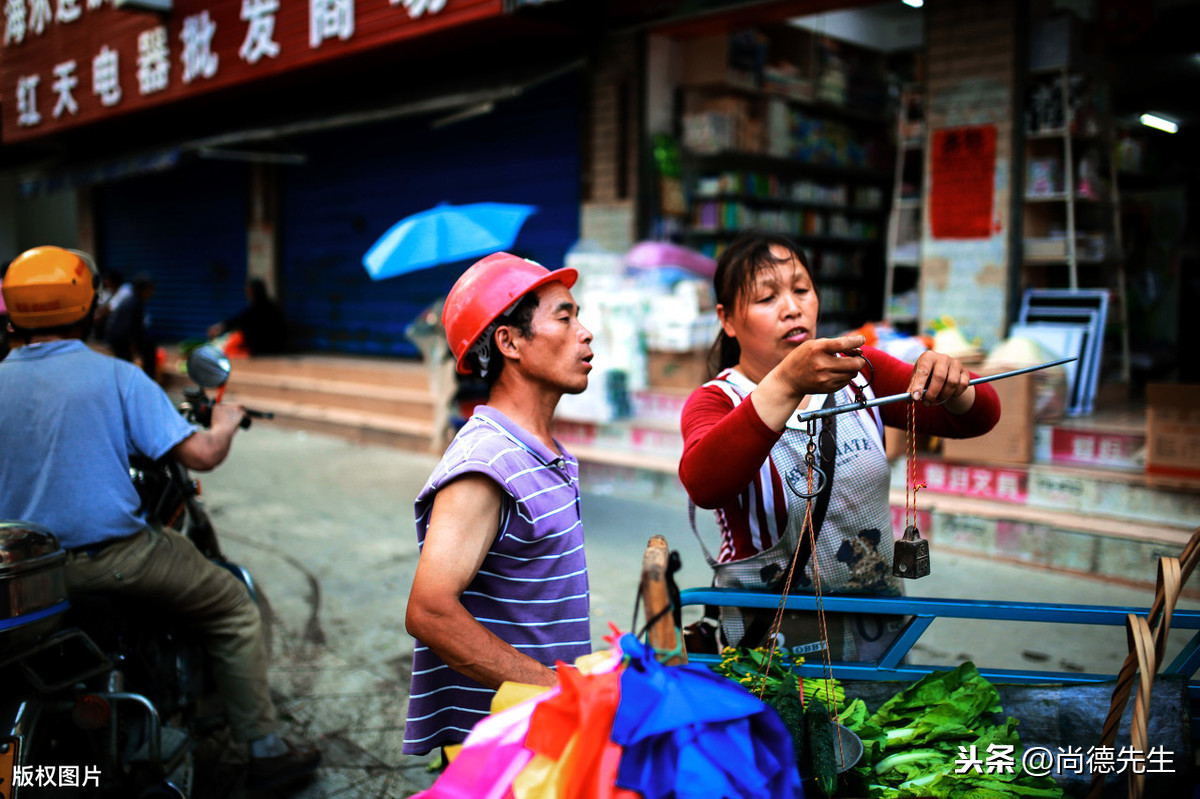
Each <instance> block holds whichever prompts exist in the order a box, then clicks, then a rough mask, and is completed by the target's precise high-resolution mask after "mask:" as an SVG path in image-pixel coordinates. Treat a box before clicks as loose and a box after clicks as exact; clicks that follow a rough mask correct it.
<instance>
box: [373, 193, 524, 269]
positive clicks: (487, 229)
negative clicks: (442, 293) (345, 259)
mask: <svg viewBox="0 0 1200 799" xmlns="http://www.w3.org/2000/svg"><path fill="white" fill-rule="evenodd" d="M536 211H537V207H536V206H532V205H516V204H512V203H470V204H467V205H449V204H447V203H441V204H440V205H438V206H436V207H435V208H430V209H428V210H426V211H421V212H419V213H415V214H413V215H412V216H409V217H405V218H404V219H401V220H400V221H399V222H397V223H396V224H394V225H392V227H391V228H389V229H388V231H387V232H386V233H384V234H383V235H382V236H380V237H379V240H378V241H376V242H375V243H374V244H372V245H371V248H370V249H369V250H367V252H366V254H365V255H363V259H362V262H363V266H364V267H366V270H367V274H369V275H370V276H371V279H372V280H383V279H384V278H389V277H395V276H397V275H403V274H406V273H408V272H415V271H417V270H418V269H426V268H428V267H431V266H438V265H439V264H448V263H453V262H455V261H464V260H467V259H468V258H476V257H479V256H483V255H488V254H490V253H493V252H496V251H497V250H505V249H508V248H509V247H511V246H512V244H513V242H514V241H516V239H517V234H518V233H519V232H520V231H521V226H522V225H524V224H525V220H526V219H528V218H529V216H530V215H531V214H533V213H534V212H536Z"/></svg>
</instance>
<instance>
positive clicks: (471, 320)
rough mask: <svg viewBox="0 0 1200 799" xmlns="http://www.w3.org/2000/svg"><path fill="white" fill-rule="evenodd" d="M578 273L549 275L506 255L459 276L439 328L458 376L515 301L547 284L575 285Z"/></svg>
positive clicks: (537, 266) (558, 271)
mask: <svg viewBox="0 0 1200 799" xmlns="http://www.w3.org/2000/svg"><path fill="white" fill-rule="evenodd" d="M578 278H579V273H578V272H577V271H575V270H574V269H571V268H569V267H564V268H563V269H556V270H555V271H553V272H551V271H550V270H549V269H547V268H546V267H544V266H542V265H541V264H536V263H534V262H533V261H527V260H526V259H524V258H518V257H517V256H515V255H510V254H509V253H506V252H497V253H492V254H491V255H489V256H487V257H486V258H484V259H483V260H480V261H476V262H475V263H474V264H473V265H472V266H471V268H470V269H468V270H467V271H466V272H464V273H463V276H462V277H460V278H459V279H458V280H457V282H455V284H454V288H452V289H450V294H449V295H448V296H447V297H446V303H445V305H443V306H442V326H443V327H445V328H446V340H447V341H448V342H449V343H450V352H452V353H453V354H454V361H455V364H456V365H457V369H458V373H459V374H460V375H466V374H470V373H471V369H470V367H469V366H468V365H467V362H466V357H467V353H468V352H470V350H471V347H473V346H474V345H475V342H476V341H478V340H479V337H480V336H482V335H483V333H484V331H486V330H487V329H488V328H489V327H490V326H491V324H492V323H493V322H495V321H496V320H497V319H499V318H500V316H501V315H503V314H504V312H505V311H507V310H508V309H509V308H510V307H512V306H513V305H515V304H516V303H517V300H519V299H521V297H522V296H524V295H526V294H528V293H529V292H531V291H533V290H535V289H537V288H539V287H541V286H544V285H545V284H547V283H554V282H558V283H562V284H563V285H564V286H566V287H567V288H571V286H574V285H575V281H576V280H577V279H578Z"/></svg>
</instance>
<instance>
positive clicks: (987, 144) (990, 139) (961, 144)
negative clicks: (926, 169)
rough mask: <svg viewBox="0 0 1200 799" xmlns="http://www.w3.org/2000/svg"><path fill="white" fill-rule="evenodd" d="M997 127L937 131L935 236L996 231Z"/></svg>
mask: <svg viewBox="0 0 1200 799" xmlns="http://www.w3.org/2000/svg"><path fill="white" fill-rule="evenodd" d="M995 173H996V126H995V125H976V126H974V127H967V128H943V129H941V130H935V131H934V132H933V158H932V163H931V167H930V182H931V183H932V188H931V191H930V202H929V227H930V232H931V234H932V235H933V237H934V238H935V239H979V238H987V237H988V236H990V235H992V199H993V194H994V191H993V187H994V182H995Z"/></svg>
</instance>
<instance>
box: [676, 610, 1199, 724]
mask: <svg viewBox="0 0 1200 799" xmlns="http://www.w3.org/2000/svg"><path fill="white" fill-rule="evenodd" d="M680 604H681V606H683V607H686V606H688V605H713V606H717V607H741V608H757V609H771V610H774V609H776V608H778V607H779V594H772V593H770V592H760V591H745V590H740V589H732V588H687V589H684V590H682V591H680ZM785 607H787V608H788V609H790V610H808V611H814V612H815V611H816V610H817V597H816V596H815V595H813V594H790V595H789V596H788V597H787V601H786V605H785ZM821 609H822V610H823V611H824V612H825V613H872V614H885V615H895V616H897V617H904V616H907V617H909V619H908V622H907V623H906V624H904V625H903V627H902V629H901V631H900V634H899V635H898V636H897V637H896V639H895V640H894V641H893V642H892V644H891V645H890V646H889V647H888V648H887V649H886V650H885V651H884V652H883V654H882V655H880V656H879V658H878V659H877V660H874V661H861V662H856V661H847V660H835V661H832V663H831V669H832V672H833V676H834V677H836V678H837V679H842V680H915V679H919V678H920V677H922V676H924V675H926V674H928V673H930V672H933V671H938V670H942V669H947V668H951V667H950V666H935V665H920V664H916V663H908V662H905V656H907V655H908V654H909V653H910V652H911V651H912V648H913V645H914V644H916V643H917V641H918V640H919V639H920V637H921V635H922V634H924V632H925V631H926V630H928V629H929V626H930V625H931V624H933V622H934V620H936V619H939V618H947V619H978V620H980V621H1020V622H1049V623H1058V624H1097V625H1103V626H1110V627H1123V626H1125V620H1126V617H1127V616H1128V615H1129V614H1133V615H1135V616H1145V615H1146V614H1147V613H1148V610H1147V609H1146V608H1133V607H1117V606H1109V605H1063V604H1048V603H1040V602H1006V601H991V600H972V599H940V598H932V597H880V596H822V597H821ZM1171 627H1172V629H1177V630H1193V631H1196V632H1194V634H1193V635H1192V637H1191V639H1190V640H1189V641H1188V642H1187V644H1186V645H1185V646H1184V647H1183V650H1182V651H1181V652H1180V653H1179V654H1178V655H1177V656H1176V657H1175V659H1174V660H1173V661H1172V662H1171V663H1170V664H1169V665H1167V666H1166V667H1165V668H1163V669H1161V670H1160V671H1159V673H1160V674H1166V675H1181V676H1183V677H1186V678H1187V680H1188V695H1189V698H1190V699H1191V702H1192V707H1193V712H1192V724H1193V728H1197V727H1198V726H1200V684H1198V683H1197V682H1196V681H1195V680H1194V679H1193V678H1194V676H1195V673H1196V670H1197V669H1198V668H1200V611H1196V610H1183V609H1176V610H1175V612H1174V615H1173V616H1172V618H1171ZM688 659H689V661H691V662H693V663H716V662H719V661H720V656H716V655H704V654H697V653H688ZM975 665H976V667H977V668H978V669H979V673H980V674H982V675H983V676H984V677H985V678H987V679H988V680H992V681H994V682H1002V683H1088V682H1103V681H1106V680H1112V679H1115V678H1116V675H1115V674H1096V673H1080V672H1058V671H1030V670H1015V669H999V668H987V667H986V666H985V665H983V664H979V663H976V664H975ZM795 670H796V671H797V672H798V673H799V674H800V675H801V676H804V677H821V676H824V675H825V670H824V665H823V662H822V660H821V658H819V657H809V658H807V659H806V661H805V662H804V663H801V664H799V665H798V666H796V667H795Z"/></svg>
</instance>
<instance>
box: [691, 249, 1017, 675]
mask: <svg viewBox="0 0 1200 799" xmlns="http://www.w3.org/2000/svg"><path fill="white" fill-rule="evenodd" d="M713 285H714V289H715V293H716V301H717V306H716V310H717V315H718V318H719V320H720V323H721V330H720V332H719V333H718V334H717V339H716V341H715V342H714V344H713V348H712V352H711V353H710V358H709V366H710V373H715V374H716V376H715V377H714V378H713V379H712V380H710V381H709V382H707V383H705V384H704V385H702V386H700V387H699V388H697V389H696V390H695V391H693V392H692V394H691V396H690V397H689V398H688V401H687V403H686V405H685V406H684V409H683V414H682V419H681V425H682V428H683V439H684V451H683V457H682V459H681V461H680V465H679V476H680V479H681V480H682V482H683V485H684V487H685V488H686V489H687V492H688V495H689V497H690V498H691V500H692V502H694V503H695V504H696V505H697V506H699V507H701V508H709V509H713V510H715V512H716V518H717V526H718V528H719V530H720V536H721V547H720V552H719V554H718V556H717V558H716V565H715V567H714V568H715V569H716V572H717V577H716V583H717V584H718V585H721V586H741V587H744V588H751V589H755V588H765V589H770V590H774V591H782V590H784V585H785V581H786V579H787V576H788V575H787V573H788V572H789V571H790V564H791V562H792V559H791V553H792V552H793V551H794V550H795V549H796V548H797V547H798V548H799V549H800V551H801V557H800V559H799V562H800V564H801V566H802V568H801V567H800V566H798V567H797V568H796V572H797V573H796V574H795V575H794V576H793V577H792V578H791V582H790V583H789V584H788V585H790V589H791V590H797V591H804V592H812V591H814V590H816V589H819V590H820V591H821V593H824V594H832V593H841V594H845V593H869V594H877V595H889V596H899V595H901V594H902V593H903V591H902V589H901V586H900V581H899V579H898V578H896V577H895V576H893V574H892V555H893V545H894V533H893V531H892V513H891V508H890V506H889V502H888V489H889V484H890V472H889V467H888V461H887V457H886V455H885V452H884V442H883V426H884V425H888V426H891V427H898V428H900V429H904V430H907V429H908V427H909V415H910V412H911V413H912V416H913V419H912V421H913V423H914V427H915V430H916V432H918V433H926V434H930V435H936V436H944V437H950V438H967V437H971V436H978V435H981V434H983V433H986V432H987V431H989V430H990V429H991V428H992V427H993V426H994V425H995V424H996V422H997V420H998V419H999V417H1000V403H999V400H998V398H997V396H996V392H995V390H994V389H993V388H992V387H991V386H989V385H988V384H979V385H975V386H971V385H969V381H970V380H971V378H972V377H973V376H972V375H971V374H970V373H969V372H968V371H967V369H966V368H965V367H964V366H963V365H962V364H961V363H959V362H958V361H957V360H955V359H954V358H951V357H949V356H948V355H945V354H943V353H937V352H932V351H928V352H925V353H923V354H922V355H921V356H920V358H919V359H918V360H917V362H916V364H915V365H910V364H908V363H905V362H903V361H901V360H898V359H896V358H893V357H891V356H890V355H887V354H886V353H884V352H882V351H880V350H877V349H874V348H871V347H864V346H863V344H864V341H865V340H864V339H863V337H862V336H857V335H847V336H842V337H840V338H832V339H822V338H817V323H818V319H819V317H820V298H819V292H818V290H817V286H816V282H815V280H814V275H813V274H812V273H811V271H810V269H809V266H808V264H807V263H806V262H805V258H804V256H803V254H802V253H801V251H800V249H799V247H798V246H797V245H796V244H795V243H794V242H792V241H791V240H790V239H788V238H787V237H785V236H782V235H778V234H771V233H759V232H751V233H746V234H743V235H741V236H740V237H738V238H737V239H736V240H735V241H733V242H732V243H731V244H730V245H729V247H728V248H727V249H726V250H725V252H724V253H723V254H722V255H721V258H720V260H719V263H718V265H717V270H716V274H715V275H714V277H713ZM868 383H869V385H868ZM901 392H906V393H909V394H911V395H912V397H913V400H914V402H913V403H908V402H898V403H892V404H888V405H883V406H879V407H877V408H870V409H862V410H858V411H852V412H847V413H839V414H837V415H835V416H829V417H826V418H825V419H823V420H821V421H819V422H816V423H815V424H813V423H810V422H807V421H806V422H800V421H798V419H797V415H798V413H799V412H800V411H804V410H807V409H817V408H821V407H823V406H826V405H827V404H828V405H834V404H836V405H845V404H850V403H853V402H855V401H860V400H861V399H864V398H865V399H871V398H873V397H874V396H884V395H890V394H898V393H901ZM810 433H815V435H812V436H810ZM810 441H812V442H813V443H814V444H815V445H816V446H815V447H814V448H813V451H814V454H815V457H814V458H813V463H814V465H816V466H818V467H819V468H820V470H821V471H822V472H823V473H824V476H825V477H826V478H828V479H826V480H822V479H821V475H818V474H815V473H814V470H813V469H811V468H810V467H809V464H808V463H806V460H805V455H806V453H807V452H808V451H809V443H810ZM802 494H803V495H806V496H808V499H805V498H801V495H802ZM810 501H811V505H810ZM806 517H808V518H810V519H811V522H810V524H811V527H812V528H813V529H814V530H815V531H816V541H815V552H816V557H815V559H813V558H810V557H809V556H808V555H809V553H810V552H811V551H812V549H811V548H810V547H812V544H811V541H812V539H811V536H806V535H802V532H803V530H805V529H806V528H805V519H806ZM777 545H778V546H777ZM773 548H774V549H773ZM780 552H783V553H784V554H785V556H786V557H785V558H783V559H782V561H781V560H780V558H779V557H778V554H779V553H780ZM772 553H774V554H775V555H776V557H775V558H774V560H772V559H771V557H770V556H771V555H772ZM814 560H815V563H814V562H813V561H814ZM738 562H742V563H741V567H739V566H729V565H728V564H736V563H738ZM742 567H744V568H742ZM774 615H775V613H774V611H773V610H768V611H759V612H754V611H749V610H747V611H743V612H739V611H735V610H732V609H724V610H723V612H722V619H721V621H722V629H723V633H724V636H723V637H724V638H725V641H726V643H728V644H731V645H739V644H740V645H742V646H751V647H752V646H758V645H760V644H762V643H763V642H764V640H765V638H766V633H767V631H768V630H769V629H771V628H772V626H773V624H772V623H771V622H772V620H773V617H774ZM826 616H828V618H827V619H822V620H818V619H816V618H815V616H813V615H812V614H804V613H801V612H789V613H788V614H787V615H786V618H785V619H784V623H783V625H782V627H781V629H780V630H779V632H778V634H777V638H776V640H777V642H778V643H779V644H781V645H782V646H783V647H784V648H785V649H787V650H789V651H791V652H792V653H793V654H804V653H806V652H812V651H817V650H819V649H820V648H822V641H825V642H828V646H829V650H830V656H831V657H832V658H833V659H839V660H854V659H862V660H869V659H875V658H876V657H878V655H879V654H880V653H881V652H882V651H883V649H884V648H885V647H886V645H887V644H888V643H890V641H891V640H892V638H893V637H894V633H895V630H896V629H898V626H899V625H898V622H899V621H900V618H901V617H895V616H890V617H872V616H865V615H862V614H856V615H846V614H826ZM839 616H840V618H838V617H839ZM764 620H765V622H766V623H764ZM818 621H821V622H823V624H821V625H819V624H818ZM821 627H825V629H821Z"/></svg>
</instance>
